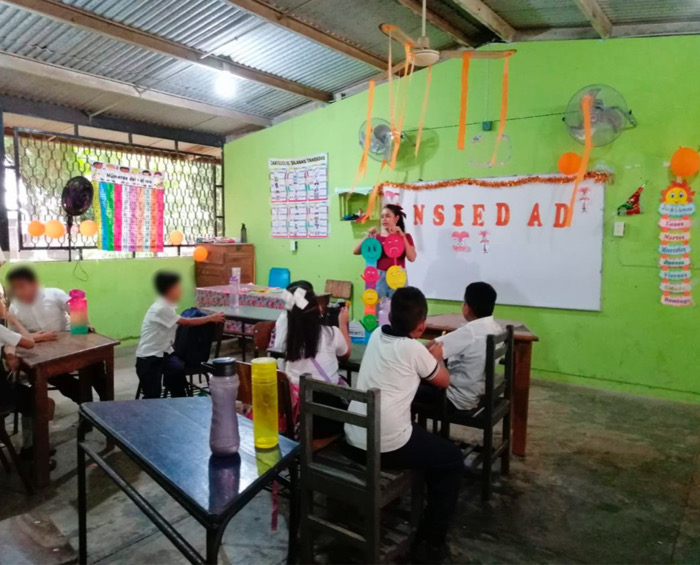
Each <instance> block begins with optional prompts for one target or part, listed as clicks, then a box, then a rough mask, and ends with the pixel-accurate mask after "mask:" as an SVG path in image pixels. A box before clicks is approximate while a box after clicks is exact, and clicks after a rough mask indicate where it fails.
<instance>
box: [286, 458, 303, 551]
mask: <svg viewBox="0 0 700 565" xmlns="http://www.w3.org/2000/svg"><path fill="white" fill-rule="evenodd" d="M289 478H290V483H291V484H290V493H289V542H288V545H287V563H298V562H299V559H298V557H299V555H298V546H297V543H298V540H299V510H300V509H299V505H300V504H301V500H300V498H299V465H298V463H297V462H296V461H294V462H293V463H292V464H291V465H290V466H289Z"/></svg>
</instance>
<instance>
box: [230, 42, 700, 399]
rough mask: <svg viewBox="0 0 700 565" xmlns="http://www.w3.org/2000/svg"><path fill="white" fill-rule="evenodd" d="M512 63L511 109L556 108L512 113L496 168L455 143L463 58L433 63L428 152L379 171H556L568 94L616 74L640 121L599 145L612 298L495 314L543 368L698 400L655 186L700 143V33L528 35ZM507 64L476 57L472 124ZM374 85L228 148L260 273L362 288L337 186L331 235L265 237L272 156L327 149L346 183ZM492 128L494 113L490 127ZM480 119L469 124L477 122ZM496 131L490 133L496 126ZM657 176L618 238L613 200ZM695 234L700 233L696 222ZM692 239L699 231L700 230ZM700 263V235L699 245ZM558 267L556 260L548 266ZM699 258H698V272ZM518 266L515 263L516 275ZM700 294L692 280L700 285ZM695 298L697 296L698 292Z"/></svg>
mask: <svg viewBox="0 0 700 565" xmlns="http://www.w3.org/2000/svg"><path fill="white" fill-rule="evenodd" d="M516 47H517V49H518V50H519V52H518V54H517V55H516V56H515V57H513V60H512V63H511V75H510V76H511V89H510V106H509V116H510V118H511V119H513V118H526V117H529V116H542V115H547V114H554V115H551V116H545V117H538V118H531V119H517V120H513V121H509V122H508V124H507V127H506V133H507V134H508V135H509V136H511V138H512V159H511V161H510V162H509V163H508V164H507V165H505V166H501V167H498V168H496V169H492V170H490V169H488V168H481V167H474V166H471V165H470V153H469V152H468V151H467V152H458V151H457V150H456V127H454V126H455V125H456V123H457V116H458V100H459V84H460V63H459V61H450V62H447V63H443V64H440V65H438V66H436V67H435V68H434V70H433V83H432V89H431V94H430V106H429V110H428V114H427V118H426V126H427V127H430V128H438V129H433V130H432V133H431V134H430V135H431V136H432V138H433V139H432V141H433V143H436V144H439V146H438V147H436V148H435V147H434V148H433V150H432V153H433V155H432V156H431V157H430V158H427V159H423V160H422V162H420V163H417V164H414V166H410V167H407V168H406V167H405V168H404V169H405V170H401V171H397V172H391V171H390V172H389V173H388V174H385V175H384V176H383V177H382V179H386V180H401V181H416V180H418V179H422V180H434V179H446V178H459V177H468V176H471V177H487V176H501V175H512V174H530V173H548V172H555V171H556V162H557V158H558V156H559V155H560V154H561V153H562V152H564V151H569V150H574V151H580V150H581V146H580V145H578V144H576V142H574V141H573V140H572V139H571V138H570V137H569V136H568V134H567V132H566V131H565V128H564V126H563V124H562V123H561V112H562V110H563V109H564V107H565V105H566V103H567V102H568V100H569V98H570V97H571V95H572V94H573V93H574V92H575V91H577V90H578V89H579V88H581V87H583V86H585V85H588V84H592V83H605V84H610V85H612V86H614V87H616V88H617V89H619V90H620V91H621V92H622V93H623V94H624V95H625V97H626V98H627V101H628V104H629V105H630V107H631V108H632V109H633V111H634V114H635V116H636V117H637V119H638V120H639V127H637V128H636V129H634V130H631V131H627V132H625V133H623V135H622V137H620V138H619V139H618V140H617V141H616V142H615V143H614V144H612V145H611V146H609V147H604V148H598V149H595V150H594V152H593V156H592V162H593V163H594V164H603V163H604V164H606V165H608V166H610V167H612V168H614V170H615V173H616V182H615V184H614V185H611V186H609V187H608V188H607V196H606V226H605V246H604V264H603V309H602V312H600V313H594V312H574V311H565V310H548V309H535V308H519V307H500V308H498V315H499V316H501V317H505V318H513V319H520V320H523V321H524V322H525V323H527V325H528V326H530V327H531V328H532V329H533V330H534V331H535V332H536V333H537V334H539V336H540V337H541V342H540V343H539V344H537V345H536V346H535V354H534V361H533V366H534V367H535V369H537V371H538V373H537V375H538V376H542V377H545V378H551V379H556V380H561V381H566V382H572V383H580V384H588V385H591V386H598V387H605V388H613V389H619V390H624V391H629V392H634V393H640V394H647V395H653V396H660V397H668V398H676V399H684V400H691V401H700V370H699V369H698V364H699V363H700V356H699V355H698V354H697V353H691V351H694V350H695V348H694V345H693V344H694V342H695V341H696V340H697V336H698V334H699V333H700V314H699V312H698V310H697V308H687V309H680V308H678V309H676V308H670V307H662V306H661V305H660V304H659V295H660V292H659V289H658V284H659V282H660V281H659V276H658V268H657V266H656V265H657V261H658V252H657V247H658V244H659V240H658V233H659V232H658V228H657V226H656V222H657V221H658V215H657V213H656V205H657V202H658V196H659V191H660V190H661V189H662V188H663V187H664V186H666V184H667V181H668V179H669V177H668V171H667V169H666V168H665V167H664V162H667V161H668V160H669V158H670V156H671V154H672V153H673V151H674V150H675V149H676V148H677V147H678V146H680V145H689V146H691V147H697V146H698V144H699V143H700V127H699V126H700V104H698V100H700V78H698V76H697V73H695V72H693V69H695V68H696V67H697V53H698V52H700V37H673V38H651V39H626V40H609V41H578V42H552V43H529V44H519V45H517V46H516ZM500 69H501V67H500V64H499V63H487V62H483V61H479V62H474V63H472V74H471V81H470V87H471V90H470V97H469V121H470V122H477V123H478V122H481V121H482V120H487V119H492V120H495V119H497V117H498V112H499V105H500V80H501V71H500ZM425 75H426V73H425V71H422V72H420V73H417V74H416V75H415V76H414V78H413V85H412V97H411V100H410V103H409V108H408V112H407V115H406V124H405V129H406V130H410V129H412V128H415V127H416V126H417V123H418V113H419V110H420V104H421V100H422V91H423V86H424V84H425ZM366 102H367V94H366V93H364V94H360V95H357V96H354V97H351V98H349V99H347V100H344V101H342V102H339V103H336V104H333V105H331V106H328V107H326V108H324V109H321V110H317V111H315V112H312V113H309V114H307V115H304V116H301V117H298V118H296V119H293V120H290V121H288V122H284V123H282V124H280V125H278V126H276V127H273V128H270V129H267V130H264V131H261V132H259V133H256V134H253V135H249V136H247V137H245V138H242V139H240V140H237V141H235V142H232V143H230V144H228V145H227V146H226V149H225V166H226V168H225V170H226V225H227V226H228V232H229V235H236V234H237V233H238V230H239V228H240V225H241V222H245V223H246V226H247V228H248V237H249V240H250V241H251V242H253V243H255V244H256V246H257V269H258V282H264V281H265V274H266V273H267V271H268V269H269V268H270V267H272V266H287V267H289V268H290V269H291V271H292V276H293V278H294V279H296V278H305V279H309V280H311V281H312V282H313V283H314V284H315V285H318V286H319V287H322V286H323V282H324V281H325V279H327V278H335V279H350V280H353V281H354V284H355V299H356V301H357V299H358V297H359V293H358V290H359V289H361V288H362V281H361V280H360V278H359V275H360V273H361V271H362V268H363V264H362V261H361V259H360V258H358V257H354V256H352V255H351V249H352V247H353V245H354V243H355V242H356V241H357V239H358V238H359V237H360V235H361V229H365V228H361V229H358V228H355V227H354V226H351V225H350V224H348V223H341V222H340V221H339V219H338V218H339V213H338V198H337V197H334V196H332V197H331V208H330V214H331V218H332V220H334V221H333V222H332V227H331V235H330V237H329V238H328V239H327V240H321V241H303V240H301V241H299V250H298V252H296V253H292V252H290V251H289V242H288V241H287V240H272V239H271V237H270V207H269V187H268V181H267V159H268V158H269V157H300V156H305V155H310V154H313V153H321V152H327V153H328V154H329V177H330V179H329V180H330V187H331V190H333V189H334V188H335V187H339V186H350V185H351V184H352V182H353V178H354V176H355V172H356V170H357V165H358V163H359V160H360V155H361V150H360V148H359V146H358V143H357V140H358V129H359V127H360V125H361V124H362V122H363V121H364V119H365V114H366ZM375 108H376V110H375V116H382V117H385V118H386V117H387V114H388V102H387V87H386V85H384V86H382V87H380V88H378V89H377V98H376V99H375ZM495 125H496V124H495ZM479 130H480V128H479V126H471V129H470V134H471V135H475V134H477V133H480V131H479ZM490 136H491V139H495V133H491V134H490ZM378 174H379V167H378V164H377V163H375V162H371V163H370V168H369V172H368V175H367V180H366V181H365V183H364V184H374V182H375V179H377V177H378ZM645 180H648V181H649V182H648V184H647V189H646V193H645V194H644V197H643V205H644V208H645V213H644V214H643V215H641V216H637V217H634V218H630V219H628V221H627V234H626V236H625V237H624V238H623V239H614V238H613V237H612V227H613V226H612V224H613V221H614V219H615V215H614V212H615V210H616V208H617V206H618V205H620V204H621V203H622V202H624V201H625V199H626V198H627V197H628V196H629V195H630V194H631V193H632V192H633V191H634V190H635V189H636V188H637V187H638V186H639V185H640V183H642V182H644V181H645ZM696 234H697V230H696ZM695 237H699V236H698V235H696V236H695ZM693 259H694V262H695V264H696V265H700V245H696V249H695V251H694V252H693ZM554 267H555V266H554V265H553V268H554ZM697 270H698V269H696V271H697ZM517 276H518V273H513V277H517ZM696 294H697V291H696ZM696 299H700V295H698V296H696ZM456 306H457V305H456V304H455V303H449V302H442V301H435V302H432V303H431V305H430V308H431V313H441V312H447V311H454V310H455V308H456Z"/></svg>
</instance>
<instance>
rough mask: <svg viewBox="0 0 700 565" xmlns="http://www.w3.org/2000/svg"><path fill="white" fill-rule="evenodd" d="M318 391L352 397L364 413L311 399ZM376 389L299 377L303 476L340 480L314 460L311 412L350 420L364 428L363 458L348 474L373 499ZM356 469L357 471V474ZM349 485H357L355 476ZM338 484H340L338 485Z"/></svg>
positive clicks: (375, 487)
mask: <svg viewBox="0 0 700 565" xmlns="http://www.w3.org/2000/svg"><path fill="white" fill-rule="evenodd" d="M315 392H317V393H321V394H322V395H324V396H325V397H326V398H327V397H331V396H334V397H337V398H341V399H343V400H345V401H348V402H350V401H356V402H360V403H362V404H365V405H366V413H365V414H358V413H356V412H350V411H349V410H342V409H340V408H334V407H332V406H328V405H326V404H323V403H322V402H319V401H318V398H319V395H317V397H316V398H317V400H314V393H315ZM379 399H380V391H379V389H376V388H373V389H370V390H367V391H361V390H355V389H352V388H348V387H344V386H339V385H332V384H328V383H326V382H322V381H318V380H316V379H313V378H311V377H310V376H309V375H302V377H301V392H300V401H301V408H300V412H299V417H300V421H301V428H300V443H301V473H302V480H304V477H306V478H308V477H311V476H313V480H316V479H318V480H327V481H331V482H333V481H334V482H336V483H339V484H342V482H343V479H342V477H340V476H339V475H338V474H337V473H336V472H335V470H334V469H333V468H332V467H327V466H324V465H319V464H315V463H314V450H313V426H314V418H313V417H314V416H320V417H322V418H326V419H328V420H333V421H335V422H342V423H343V424H351V425H353V426H358V427H360V428H364V429H365V430H367V436H366V437H367V462H366V464H365V465H364V466H363V467H361V470H360V471H357V470H350V469H348V474H349V475H353V476H355V477H357V479H359V480H360V481H362V483H363V487H364V490H366V492H367V495H368V497H370V500H377V496H378V495H379V473H380V458H381V451H380V444H379V440H380V433H379V432H380V426H379V418H380V407H379ZM358 473H359V474H358ZM352 486H354V487H357V480H354V481H353V483H352ZM340 488H342V486H341V487H340Z"/></svg>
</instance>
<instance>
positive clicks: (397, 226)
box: [353, 204, 417, 299]
mask: <svg viewBox="0 0 700 565" xmlns="http://www.w3.org/2000/svg"><path fill="white" fill-rule="evenodd" d="M405 217H406V213H405V212H404V211H403V208H401V206H399V205H398V204H387V205H385V206H384V208H382V219H381V223H382V229H381V232H380V233H377V228H374V227H372V228H370V229H369V231H368V232H367V236H365V238H364V239H363V240H362V241H360V243H358V244H357V245H356V246H355V249H353V253H354V254H355V255H360V254H361V249H362V243H363V242H364V241H365V239H367V238H370V237H374V238H376V239H377V240H378V241H379V243H381V244H382V256H381V257H380V258H379V260H378V261H377V270H378V271H379V280H378V281H377V289H376V290H377V294H379V298H380V299H382V298H391V296H392V295H393V294H394V289H392V288H390V287H389V285H388V284H387V282H386V272H387V270H388V269H389V267H392V266H393V265H398V266H399V267H401V268H402V269H405V268H406V259H408V260H409V261H411V262H413V261H415V260H416V257H417V253H416V246H415V245H414V243H413V238H412V237H411V236H410V235H409V234H407V233H406V225H405V224H404V221H403V220H404V218H405ZM392 234H395V235H398V236H400V237H402V238H403V243H404V252H403V253H402V254H401V255H400V256H399V257H397V258H396V259H392V258H391V257H389V256H388V255H387V254H386V252H385V251H384V248H383V244H384V240H385V239H386V238H387V237H388V236H389V235H392Z"/></svg>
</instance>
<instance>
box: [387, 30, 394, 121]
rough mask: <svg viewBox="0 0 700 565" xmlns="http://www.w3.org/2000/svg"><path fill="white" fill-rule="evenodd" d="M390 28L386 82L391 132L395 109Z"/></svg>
mask: <svg viewBox="0 0 700 565" xmlns="http://www.w3.org/2000/svg"><path fill="white" fill-rule="evenodd" d="M391 29H392V28H391V27H389V62H388V65H389V68H388V71H387V73H388V76H387V79H388V82H389V127H391V130H392V131H394V118H395V115H394V114H395V109H394V80H393V79H394V71H393V68H392V67H393V61H392V59H393V55H392V53H393V50H392V48H391V45H392V43H393V39H392V38H391Z"/></svg>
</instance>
